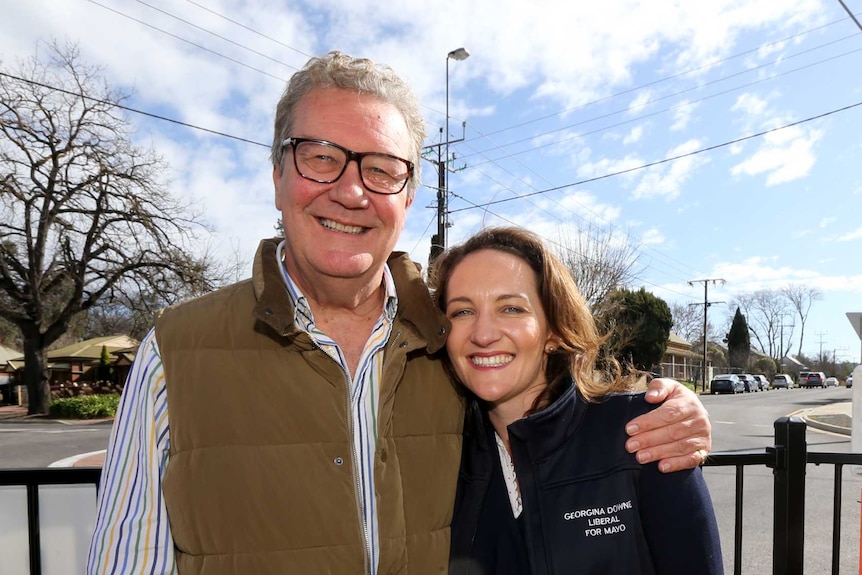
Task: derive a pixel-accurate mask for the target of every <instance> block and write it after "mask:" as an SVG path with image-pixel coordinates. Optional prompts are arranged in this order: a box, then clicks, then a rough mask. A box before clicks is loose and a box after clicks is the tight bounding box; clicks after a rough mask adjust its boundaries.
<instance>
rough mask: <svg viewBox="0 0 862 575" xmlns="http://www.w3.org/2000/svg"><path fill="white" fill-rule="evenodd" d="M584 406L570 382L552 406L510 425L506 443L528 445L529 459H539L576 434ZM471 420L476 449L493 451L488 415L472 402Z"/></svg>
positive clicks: (585, 408)
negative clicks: (508, 441)
mask: <svg viewBox="0 0 862 575" xmlns="http://www.w3.org/2000/svg"><path fill="white" fill-rule="evenodd" d="M587 406H588V404H587V402H586V400H584V398H583V397H581V395H580V394H579V393H578V390H577V387H576V386H575V384H574V381H573V380H572V381H570V382H569V385H568V386H567V387H566V389H565V391H564V392H563V393H562V395H560V397H558V398H557V400H556V401H554V403H552V404H551V405H549V406H547V407H546V408H545V409H543V410H541V411H540V412H538V413H534V414H532V415H530V416H528V417H525V418H523V419H519V420H518V421H516V422H514V423H512V424H510V425H509V427H508V430H509V440H510V441H516V442H522V443H526V444H529V446H530V453H531V457H532V458H533V459H542V458H544V457H545V456H547V455H550V454H552V453H554V452H555V451H556V450H558V449H559V448H560V447H561V446H562V445H564V444H565V443H566V442H568V441H569V439H570V438H571V437H572V435H574V434H575V432H576V431H577V429H578V427H579V426H580V424H581V422H582V421H583V419H584V415H585V414H586V410H587ZM470 420H471V426H472V427H471V431H472V432H473V433H475V434H476V443H477V446H478V447H479V449H481V450H483V451H484V450H488V449H490V448H492V447H493V448H495V449H496V446H495V444H494V442H493V440H492V437H493V433H494V429H493V426H491V423H490V421H489V420H488V414H487V412H486V411H485V409H484V408H482V407H481V405H480V404H479V401H478V400H475V399H474V400H473V402H472V404H471V406H470Z"/></svg>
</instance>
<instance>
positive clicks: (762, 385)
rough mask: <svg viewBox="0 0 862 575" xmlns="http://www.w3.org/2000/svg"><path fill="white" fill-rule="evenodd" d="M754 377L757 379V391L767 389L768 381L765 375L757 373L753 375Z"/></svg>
mask: <svg viewBox="0 0 862 575" xmlns="http://www.w3.org/2000/svg"><path fill="white" fill-rule="evenodd" d="M754 379H756V380H757V389H758V390H759V391H766V390H767V389H769V381H768V380H767V379H766V376H765V375H761V374H757V375H755V376H754Z"/></svg>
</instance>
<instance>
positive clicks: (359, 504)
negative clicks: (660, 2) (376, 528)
mask: <svg viewBox="0 0 862 575" xmlns="http://www.w3.org/2000/svg"><path fill="white" fill-rule="evenodd" d="M342 372H343V373H344V376H345V378H346V380H347V394H346V396H347V413H348V414H349V415H350V453H351V460H352V461H353V494H354V495H355V496H356V512H357V515H359V526H360V527H361V528H362V538H363V540H364V542H365V545H364V550H365V552H364V560H363V564H364V565H365V574H366V575H371V574H372V572H373V568H372V565H371V537H370V536H369V533H368V521H367V520H366V518H365V512H364V505H363V500H362V486H361V485H360V483H361V481H360V479H359V475H360V469H359V454H358V453H357V452H356V440H355V435H356V429H355V428H354V425H353V403H352V402H351V401H350V383H351V380H350V375H349V374H348V373H347V370H345V369H344V368H342Z"/></svg>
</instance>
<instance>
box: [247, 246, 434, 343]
mask: <svg viewBox="0 0 862 575" xmlns="http://www.w3.org/2000/svg"><path fill="white" fill-rule="evenodd" d="M280 241H281V240H280V239H278V238H272V239H266V240H262V241H261V242H260V245H259V246H258V249H257V253H256V254H255V256H254V264H253V266H252V285H253V286H254V295H255V298H256V299H257V304H256V305H255V308H254V317H255V318H256V319H257V320H259V321H261V322H263V323H265V324H266V325H268V326H270V327H271V328H272V329H274V330H275V332H276V333H277V334H279V335H280V336H282V337H288V336H291V335H295V334H296V333H298V332H299V330H297V329H296V326H295V325H294V322H293V312H294V307H293V303H292V302H291V301H290V296H289V295H288V293H287V290H286V289H285V286H284V281H283V280H282V278H281V270H280V269H279V267H278V266H280V265H281V264H280V263H279V262H278V258H277V257H276V250H277V248H278V244H279V242H280ZM387 264H388V265H389V270H390V272H391V273H392V279H393V280H394V281H395V291H396V293H397V294H398V313H397V319H400V320H403V321H405V322H406V323H408V324H410V325H411V326H412V327H413V328H414V329H415V330H416V332H417V333H418V334H419V336H420V337H421V338H422V339H424V340H425V342H426V343H425V345H426V347H427V350H428V352H429V353H436V352H438V351H440V350H441V349H442V348H443V345H444V344H445V343H446V335H447V334H448V332H449V322H448V320H447V319H446V316H445V315H444V314H443V313H442V312H441V311H440V310H439V309H437V306H436V305H434V301H433V299H432V298H431V295H430V293H429V292H428V286H427V285H426V284H425V282H424V281H423V280H422V274H421V272H420V271H419V267H418V266H417V265H416V264H415V263H413V262H412V261H411V260H410V258H409V256H408V255H407V254H406V253H404V252H393V253H392V255H390V256H389V260H388V261H387Z"/></svg>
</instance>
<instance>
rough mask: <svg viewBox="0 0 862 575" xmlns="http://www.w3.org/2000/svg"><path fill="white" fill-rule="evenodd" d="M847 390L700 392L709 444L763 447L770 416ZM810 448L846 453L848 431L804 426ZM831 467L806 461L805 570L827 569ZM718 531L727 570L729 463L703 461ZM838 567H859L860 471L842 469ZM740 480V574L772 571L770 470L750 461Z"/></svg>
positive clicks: (769, 439) (844, 396)
mask: <svg viewBox="0 0 862 575" xmlns="http://www.w3.org/2000/svg"><path fill="white" fill-rule="evenodd" d="M852 391H853V390H852V389H851V390H848V389H845V388H826V389H793V390H789V391H788V390H771V391H767V392H760V393H750V394H744V395H735V396H734V395H716V396H713V395H705V396H702V397H701V399H702V400H703V403H704V405H705V406H706V408H707V410H708V411H709V414H710V421H711V422H712V429H713V451H723V452H749V451H751V450H756V451H763V449H764V448H765V447H766V446H771V445H773V444H774V442H775V441H774V429H773V423H774V421H775V420H776V419H778V418H779V417H782V416H784V415H788V414H791V413H794V412H797V411H799V410H801V409H807V408H811V407H815V406H818V405H824V404H828V403H834V402H839V401H850V400H851V398H852ZM807 442H808V450H809V451H820V452H830V453H847V452H849V451H850V437H849V436H845V435H836V434H831V433H825V432H821V431H818V430H815V429H813V428H808V431H807ZM834 473H835V471H834V467H833V466H814V465H809V466H808V469H807V474H806V494H805V498H806V501H805V549H804V556H805V573H831V569H832V558H831V557H832V556H831V552H832V532H833V529H832V518H833V515H832V505H833V487H834V481H835V475H834ZM704 476H705V477H706V481H707V484H708V485H709V488H710V493H711V495H712V498H713V503H714V505H715V509H716V515H717V517H718V523H719V531H720V533H721V536H722V551H723V556H724V565H725V571H726V572H727V573H733V572H734V571H733V568H734V564H733V542H734V541H733V539H734V525H735V518H734V504H735V501H734V493H735V481H736V472H735V469H734V468H729V467H707V468H704ZM842 477H843V479H842V512H841V522H842V523H841V543H840V545H841V547H840V555H839V557H840V560H839V561H840V562H839V567H840V573H842V574H847V575H850V574H853V575H855V574H857V573H859V525H860V493H862V476H859V475H856V474H855V473H854V472H853V470H852V469H850V468H846V469H844V472H843V475H842ZM743 479H744V483H743V489H742V492H743V534H742V573H744V574H749V573H752V574H754V573H771V572H772V517H773V481H772V470H770V469H768V468H766V467H754V466H752V467H748V468H746V469H745V472H744V476H743Z"/></svg>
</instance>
